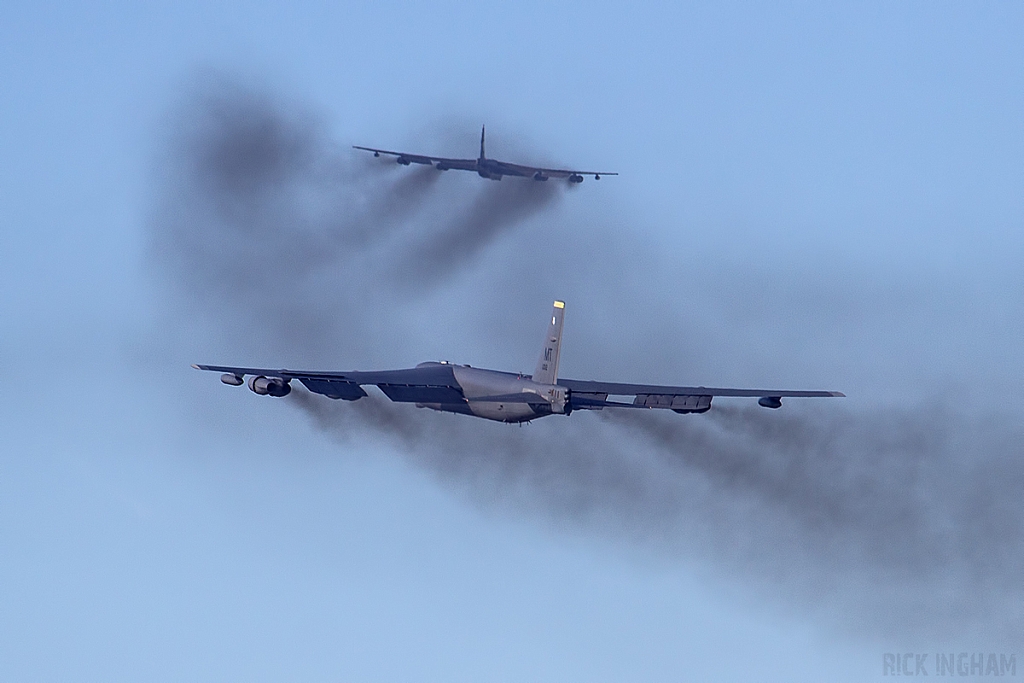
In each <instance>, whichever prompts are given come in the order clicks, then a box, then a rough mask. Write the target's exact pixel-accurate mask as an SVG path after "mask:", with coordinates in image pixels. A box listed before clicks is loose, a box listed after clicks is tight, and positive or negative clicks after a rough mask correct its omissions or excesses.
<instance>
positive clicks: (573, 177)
mask: <svg viewBox="0 0 1024 683" xmlns="http://www.w3.org/2000/svg"><path fill="white" fill-rule="evenodd" d="M569 182H570V183H582V182H583V176H581V175H580V174H579V173H573V174H572V175H571V176H569Z"/></svg>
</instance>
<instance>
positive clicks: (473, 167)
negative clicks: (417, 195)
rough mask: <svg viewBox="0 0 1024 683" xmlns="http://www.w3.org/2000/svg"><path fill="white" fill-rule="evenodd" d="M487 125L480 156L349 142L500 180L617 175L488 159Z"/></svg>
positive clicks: (575, 180) (402, 161) (576, 180)
mask: <svg viewBox="0 0 1024 683" xmlns="http://www.w3.org/2000/svg"><path fill="white" fill-rule="evenodd" d="M485 133H486V127H482V128H481V129H480V156H479V157H477V158H476V159H448V158H445V157H428V156H424V155H422V154H409V153H408V152H392V151H391V150H387V149H375V148H373V147H360V146H359V145H352V147H353V148H355V149H361V150H363V151H366V152H373V156H375V157H379V156H380V155H381V154H384V155H387V156H393V157H395V161H397V162H398V163H400V164H402V165H403V166H408V165H409V164H423V165H425V166H433V167H434V168H436V169H437V170H438V171H447V170H450V169H455V170H459V171H474V172H475V173H477V174H478V175H479V176H480V177H481V178H490V179H491V180H501V178H502V176H507V175H510V176H519V177H521V178H533V179H534V180H547V179H548V178H567V179H568V180H569V182H570V183H582V182H583V176H588V175H592V176H594V180H600V179H601V176H603V175H619V174H618V173H605V172H602V171H574V170H571V169H562V168H540V167H539V166H523V165H521V164H512V163H509V162H507V161H498V160H497V159H488V158H487V154H486V153H485V152H484V134H485Z"/></svg>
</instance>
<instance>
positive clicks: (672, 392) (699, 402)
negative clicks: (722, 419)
mask: <svg viewBox="0 0 1024 683" xmlns="http://www.w3.org/2000/svg"><path fill="white" fill-rule="evenodd" d="M558 384H559V385H560V386H564V387H566V388H567V389H569V391H570V392H571V397H572V398H571V400H572V407H573V408H574V409H584V410H600V409H601V408H605V407H613V408H666V409H669V410H674V411H676V412H677V413H703V412H705V411H707V410H709V409H710V408H711V399H712V398H714V397H715V396H740V397H751V398H757V399H758V401H757V402H758V404H759V405H761V406H764V407H765V408H779V407H781V406H782V399H783V398H825V397H832V396H845V394H843V393H841V392H838V391H790V390H785V389H722V388H718V387H672V386H661V385H657V384H620V383H618V382H591V381H587V380H578V379H559V380H558ZM609 396H616V397H618V396H622V397H629V396H632V397H633V400H632V401H631V402H626V401H621V400H613V401H609V400H608V397H609Z"/></svg>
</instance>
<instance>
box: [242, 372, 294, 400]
mask: <svg viewBox="0 0 1024 683" xmlns="http://www.w3.org/2000/svg"><path fill="white" fill-rule="evenodd" d="M249 388H250V389H252V391H253V393H254V394H259V395H260V396H276V397H281V396H287V395H288V394H290V393H291V390H292V387H291V385H290V384H289V383H288V382H287V381H286V380H283V379H278V378H277V377H263V376H262V375H259V376H256V377H251V378H250V379H249Z"/></svg>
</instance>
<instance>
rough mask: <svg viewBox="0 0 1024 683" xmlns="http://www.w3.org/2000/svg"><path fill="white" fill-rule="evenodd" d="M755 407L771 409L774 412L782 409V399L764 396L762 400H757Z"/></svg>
mask: <svg viewBox="0 0 1024 683" xmlns="http://www.w3.org/2000/svg"><path fill="white" fill-rule="evenodd" d="M757 405H759V406H761V407H762V408H771V409H772V410H775V409H777V408H781V407H782V397H781V396H765V397H763V398H759V399H757Z"/></svg>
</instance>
